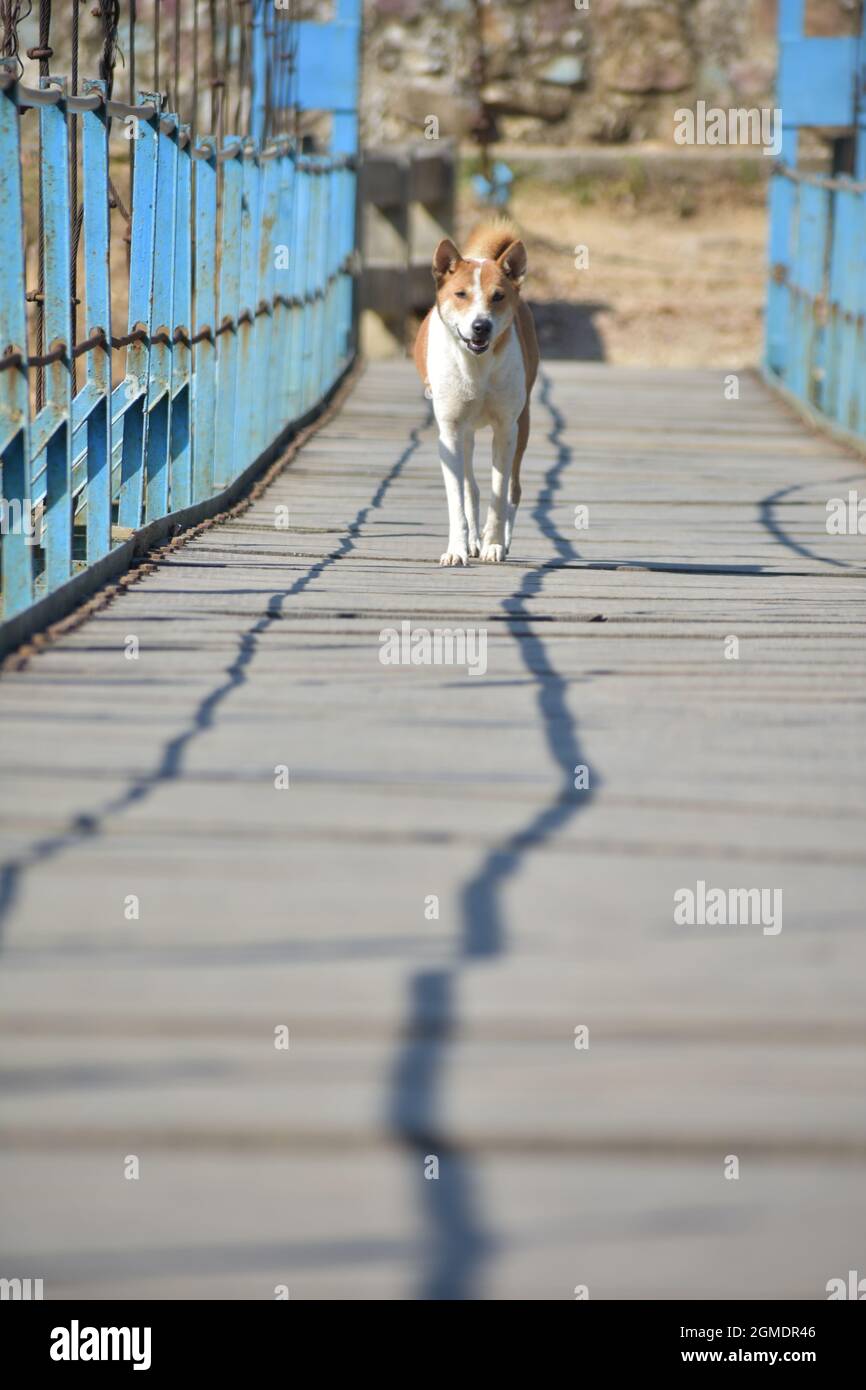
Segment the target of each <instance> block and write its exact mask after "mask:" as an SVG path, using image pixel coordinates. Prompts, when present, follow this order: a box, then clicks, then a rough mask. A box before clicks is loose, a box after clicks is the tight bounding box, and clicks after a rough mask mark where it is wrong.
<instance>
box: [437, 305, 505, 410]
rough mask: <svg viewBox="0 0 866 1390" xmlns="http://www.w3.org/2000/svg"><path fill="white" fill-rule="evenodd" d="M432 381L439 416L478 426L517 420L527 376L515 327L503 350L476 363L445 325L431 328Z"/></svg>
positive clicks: (487, 355) (491, 353) (485, 356)
mask: <svg viewBox="0 0 866 1390" xmlns="http://www.w3.org/2000/svg"><path fill="white" fill-rule="evenodd" d="M427 369H428V379H429V382H430V388H431V391H432V393H433V400H434V404H435V406H436V413H437V415H439V414H441V413H445V414H447V415H448V416H449V417H452V418H459V419H460V420H462V421H465V422H468V423H473V424H487V423H491V424H492V423H495V422H496V421H498V420H508V419H513V418H516V416H517V415H519V413H520V411H521V410H522V409H523V405H524V402H525V399H526V372H525V368H524V365H523V356H522V353H521V351H520V343H519V340H518V338H517V334H516V332H515V330H514V328H513V327H512V328H511V329H510V330H509V336H508V340H507V341H506V343H505V346H504V347H503V348H502V350H501V351H500V352H494V351H493V349H491V350H490V352H489V353H487V354H485V355H484V357H480V358H478V359H477V360H476V359H473V358H470V357H469V356H468V355H467V354H466V353H465V352H462V351H461V350H460V349H459V348H458V347H457V346H456V345H455V343H454V341H453V339H452V338H451V335H450V334H449V333H448V331H447V330H446V329H445V328H444V326H443V325H442V324H441V323H438V322H436V321H435V318H434V322H433V324H431V334H430V344H429V351H428V361H427Z"/></svg>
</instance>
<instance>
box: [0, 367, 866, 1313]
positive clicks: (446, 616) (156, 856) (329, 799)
mask: <svg viewBox="0 0 866 1390" xmlns="http://www.w3.org/2000/svg"><path fill="white" fill-rule="evenodd" d="M524 467H525V479H526V482H525V490H524V497H525V506H524V510H523V513H522V515H521V517H520V519H519V522H518V529H517V533H516V539H515V545H514V549H513V558H512V559H511V560H510V561H509V563H508V564H507V565H504V566H487V565H481V564H474V565H473V566H472V567H471V568H469V569H467V570H459V571H440V570H439V569H438V568H437V566H436V559H437V557H438V554H439V551H440V550H441V542H442V537H443V523H444V510H443V499H442V489H441V481H440V478H439V470H438V464H437V462H436V455H435V436H434V432H433V430H432V428H431V423H430V418H429V414H428V405H427V402H426V401H424V399H423V397H422V395H421V393H420V390H419V387H418V383H417V380H416V378H415V377H414V376H413V373H412V371H411V369H410V368H409V366H408V365H402V364H381V365H377V366H376V367H375V368H370V369H368V370H367V371H366V373H364V374H363V375H361V376H360V378H359V379H357V380H355V381H354V383H353V384H351V385H350V387H349V388H348V389H347V390H346V391H344V394H343V397H342V399H341V401H340V402H338V408H336V409H335V410H334V411H333V412H332V414H331V416H330V418H328V419H327V421H326V423H325V424H324V425H323V427H322V428H321V429H320V430H319V431H318V432H317V433H316V434H315V435H314V436H313V437H311V438H309V439H308V440H307V442H305V443H303V445H302V447H301V448H300V449H299V450H298V452H297V453H296V454H295V456H294V457H293V458H292V459H291V461H290V463H289V466H288V467H286V468H285V469H284V471H282V472H280V473H279V475H278V476H277V477H276V478H275V479H274V480H273V481H272V483H271V484H270V486H269V487H267V489H266V490H264V491H263V492H262V493H261V495H259V496H258V497H257V499H256V500H255V501H254V503H253V504H252V505H251V506H250V507H249V508H248V509H246V510H241V511H239V512H238V513H237V514H236V515H233V516H231V517H230V518H229V519H227V520H224V521H222V522H221V523H219V524H216V525H213V526H210V527H207V528H205V529H203V530H201V531H200V533H199V534H197V535H195V536H194V537H193V538H192V539H190V540H188V541H187V543H186V544H183V545H182V546H180V547H178V548H174V549H170V550H168V551H166V552H165V553H164V555H163V557H162V558H161V559H160V560H159V562H158V563H156V564H154V565H153V566H152V567H151V566H145V567H144V568H143V572H142V573H141V575H140V577H138V579H137V582H135V583H132V584H130V585H129V586H128V587H127V588H125V589H124V590H123V592H122V593H120V594H118V596H117V597H116V598H115V599H114V601H112V602H111V603H110V604H109V605H107V606H104V607H100V608H99V609H98V611H95V612H94V613H93V615H92V616H91V617H89V618H88V620H87V621H85V622H83V623H82V624H81V625H79V626H77V627H75V628H74V629H72V630H70V631H68V632H66V633H65V634H63V635H61V636H59V637H58V638H57V640H55V641H53V642H52V643H51V644H50V645H48V646H46V647H45V649H44V650H42V651H41V652H39V654H38V655H34V656H33V657H32V658H31V659H30V660H29V661H27V663H26V664H24V665H23V666H22V667H21V669H18V670H14V671H10V672H7V674H6V675H5V676H4V679H3V680H2V682H0V730H2V744H3V754H2V757H3V767H4V773H5V785H6V793H5V796H4V800H3V813H2V830H3V844H4V860H5V862H4V867H3V871H2V878H0V904H2V922H3V931H4V940H3V945H4V969H3V971H2V974H0V990H2V1014H0V1017H2V1023H0V1027H2V1032H3V1059H4V1060H3V1076H4V1080H5V1085H6V1090H7V1092H8V1093H10V1098H11V1101H12V1104H11V1105H9V1106H8V1107H7V1109H8V1111H9V1113H8V1117H7V1121H6V1124H5V1126H4V1128H5V1145H4V1157H3V1159H2V1165H0V1173H2V1189H3V1193H4V1199H5V1201H4V1206H5V1209H6V1210H5V1217H4V1230H5V1237H4V1255H3V1266H4V1272H10V1273H14V1274H16V1275H18V1276H20V1277H25V1276H31V1277H40V1278H43V1279H44V1280H45V1292H46V1297H62V1296H81V1297H90V1298H110V1297H120V1298H130V1299H131V1298H137V1299H141V1298H148V1297H162V1298H166V1297H167V1298H253V1299H256V1298H265V1299H267V1298H273V1297H274V1296H275V1290H279V1296H282V1295H283V1294H284V1292H285V1290H288V1294H289V1296H290V1297H291V1298H302V1299H304V1298H329V1299H330V1298H337V1299H340V1298H345V1299H357V1298H377V1297H381V1298H388V1299H392V1298H415V1297H434V1298H435V1297H450V1298H464V1297H480V1298H521V1299H522V1298H554V1299H557V1298H563V1299H571V1298H574V1297H575V1289H577V1288H579V1287H580V1286H585V1288H586V1289H587V1290H588V1293H589V1296H590V1297H591V1298H593V1299H595V1298H604V1297H616V1298H635V1297H643V1298H666V1297H675V1296H692V1297H695V1298H711V1297H720V1298H733V1297H744V1298H760V1297H768V1296H778V1297H785V1298H805V1299H810V1298H822V1297H825V1296H826V1295H825V1292H824V1290H825V1286H826V1283H827V1281H828V1280H829V1279H830V1278H833V1277H837V1276H845V1274H846V1271H847V1270H849V1269H856V1268H858V1267H860V1268H862V1264H860V1265H858V1261H862V1224H861V1220H860V1218H861V1217H862V1212H863V1191H864V1166H866V1123H864V1112H863V1106H862V1048H863V1042H864V1032H866V1025H864V1017H866V1014H864V993H866V990H864V968H863V967H864V944H863V937H862V932H861V931H859V929H860V927H861V925H862V920H863V885H864V876H863V831H864V817H866V793H864V783H863V770H862V769H863V754H864V728H866V723H864V709H863V706H864V688H866V685H864V681H866V654H864V647H863V637H862V633H863V626H862V625H863V621H864V616H866V611H864V610H866V597H864V584H863V580H864V574H866V536H864V535H857V534H851V535H847V536H831V535H829V534H828V532H827V527H826V520H827V502H828V501H829V500H831V499H834V498H842V499H846V500H847V499H848V493H849V491H850V490H852V489H857V488H858V487H860V488H861V490H862V481H863V470H862V463H861V462H860V461H859V460H857V459H855V458H854V457H852V456H851V455H850V454H848V453H846V452H845V451H843V450H842V449H841V448H840V447H838V446H836V445H835V444H832V443H829V442H828V441H827V439H826V438H825V437H822V436H820V435H817V434H815V433H812V432H810V431H809V430H807V429H805V428H804V427H803V426H802V425H801V424H800V422H799V421H798V420H797V419H795V417H794V416H793V415H791V414H789V413H788V412H787V410H786V409H785V408H784V407H783V406H781V405H780V404H779V403H778V402H777V401H776V399H774V398H773V397H771V396H770V395H769V393H768V391H767V389H766V387H765V386H763V384H761V383H760V382H759V381H758V380H757V379H754V380H753V379H750V378H747V377H744V378H742V379H741V381H740V394H739V399H735V400H732V399H726V393H725V390H724V385H723V379H722V377H721V375H720V374H719V373H716V372H707V371H696V372H686V373H674V372H656V371H643V370H625V369H621V370H620V369H611V368H607V367H604V366H595V365H576V364H572V363H555V364H551V365H548V366H547V367H546V368H545V369H544V373H543V377H542V380H541V382H540V385H539V388H538V391H537V396H536V402H535V428H534V436H533V441H532V445H531V448H530V451H529V453H528V455H527V460H526V463H525V465H524ZM482 476H483V474H482ZM576 507H585V508H587V509H588V510H587V513H583V514H579V517H580V519H581V520H583V521H586V520H588V525H587V526H584V527H583V528H582V529H579V530H578V529H576V528H575V508H576ZM286 508H287V509H288V512H287V513H286V511H285V509H286ZM286 516H288V528H287V529H286V526H285V520H286ZM404 622H409V623H410V624H411V627H412V629H413V630H416V631H417V629H418V628H421V627H424V628H428V629H434V628H436V627H440V626H443V625H448V626H450V627H451V628H454V629H458V628H459V629H475V630H476V631H484V632H486V634H487V647H486V671H485V672H484V673H483V674H481V673H480V671H479V673H478V674H474V675H473V674H470V673H469V671H468V669H467V668H466V667H465V666H464V667H462V668H461V667H459V666H446V665H441V666H436V665H418V666H413V665H385V664H382V661H381V660H380V653H381V651H382V632H383V630H384V629H387V628H396V629H398V630H400V629H401V625H402V624H403V623H404ZM732 638H736V639H738V656H737V657H736V658H734V657H733V656H732V653H733V652H734V651H735V650H736V644H732V641H731V639H732ZM136 652H137V655H133V653H136ZM576 768H585V769H586V771H585V773H584V774H582V775H577V776H575V769H576ZM576 783H577V784H579V785H578V786H576ZM286 784H287V785H286ZM700 882H703V883H705V884H706V888H707V892H709V891H710V889H713V888H720V889H723V890H726V891H727V890H731V889H751V888H760V889H764V890H773V891H776V890H778V891H779V892H780V893H781V894H782V901H783V917H782V916H781V915H779V914H777V916H776V925H777V926H779V925H780V926H781V930H776V929H775V927H774V928H773V929H772V930H767V929H766V923H765V925H764V926H762V925H761V924H760V923H755V922H753V923H752V924H748V923H746V924H742V925H726V926H722V925H700V924H696V925H681V924H678V922H677V921H676V918H675V895H676V894H677V893H678V891H679V890H681V889H685V888H691V889H692V890H696V889H697V885H698V884H699V883H700ZM282 1030H288V1033H287V1034H286V1033H285V1032H284V1031H282ZM286 1040H287V1041H288V1046H287V1047H285V1046H283V1045H282V1044H283V1043H284V1042H285V1041H286ZM134 1159H135V1160H137V1167H136V1165H135V1164H134V1163H133V1160H134ZM732 1159H737V1160H738V1164H739V1175H738V1177H734V1176H732V1174H733V1173H734V1172H735V1171H736V1165H734V1164H733V1163H732ZM437 1167H438V1175H437ZM136 1173H137V1177H136Z"/></svg>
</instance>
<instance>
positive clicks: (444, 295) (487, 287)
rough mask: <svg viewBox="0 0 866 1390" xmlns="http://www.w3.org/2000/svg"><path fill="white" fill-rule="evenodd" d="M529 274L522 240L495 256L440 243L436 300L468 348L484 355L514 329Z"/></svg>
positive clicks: (436, 255) (435, 269) (435, 258)
mask: <svg viewBox="0 0 866 1390" xmlns="http://www.w3.org/2000/svg"><path fill="white" fill-rule="evenodd" d="M525 275H526V247H525V246H524V245H523V242H522V241H512V242H511V243H510V244H509V245H508V246H506V247H505V249H504V251H502V252H501V254H500V255H499V256H497V257H496V259H495V260H492V259H491V260H481V259H476V258H474V257H466V258H464V257H463V256H461V254H460V252H459V251H458V250H457V247H456V246H455V245H454V242H453V241H448V240H447V239H446V240H445V241H440V243H439V245H438V246H437V247H436V250H435V251H434V252H433V279H434V281H435V282H436V304H437V307H438V309H439V314H440V317H441V319H442V322H443V323H444V324H445V326H446V328H448V329H449V330H450V332H451V333H452V334H453V335H454V337H455V338H456V339H457V341H458V342H459V344H460V345H461V347H462V348H463V350H464V351H465V352H468V353H471V354H472V355H473V356H474V357H481V356H482V355H483V353H485V352H486V351H487V349H488V348H489V347H490V346H491V344H493V343H495V342H496V341H497V339H499V338H501V336H502V334H503V333H504V332H505V331H506V329H508V328H509V327H510V325H511V322H512V320H513V319H514V315H515V313H516V310H517V301H518V297H519V294H520V286H521V285H522V284H523V280H524V277H525Z"/></svg>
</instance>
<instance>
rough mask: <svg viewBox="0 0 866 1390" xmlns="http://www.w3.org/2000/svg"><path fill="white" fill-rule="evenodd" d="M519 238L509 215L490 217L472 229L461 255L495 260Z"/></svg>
mask: <svg viewBox="0 0 866 1390" xmlns="http://www.w3.org/2000/svg"><path fill="white" fill-rule="evenodd" d="M519 239H520V233H519V231H518V230H517V228H516V227H515V225H514V223H513V222H512V221H511V219H510V218H509V217H504V216H499V217H490V218H488V219H487V220H486V221H484V222H479V224H478V226H477V227H474V228H473V229H472V231H471V232H470V234H469V239H468V241H467V242H466V245H465V247H464V248H463V255H464V256H472V257H477V258H478V259H479V260H485V261H486V260H491V261H495V260H497V259H498V258H499V257H500V256H501V255H502V253H503V251H507V249H508V247H509V246H510V245H511V243H512V242H513V241H518V240H519Z"/></svg>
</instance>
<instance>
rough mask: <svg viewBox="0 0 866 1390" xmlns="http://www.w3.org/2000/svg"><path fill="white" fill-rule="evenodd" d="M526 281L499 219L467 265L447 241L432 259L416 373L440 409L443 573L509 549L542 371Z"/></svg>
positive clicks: (477, 242) (472, 241) (521, 260)
mask: <svg viewBox="0 0 866 1390" xmlns="http://www.w3.org/2000/svg"><path fill="white" fill-rule="evenodd" d="M525 275H526V248H525V246H524V245H523V242H522V241H520V240H519V239H518V236H517V232H516V229H515V228H514V227H513V226H512V224H511V223H510V222H508V221H506V220H505V219H502V218H499V219H497V220H496V221H493V222H487V223H484V224H483V225H481V226H480V227H476V229H475V231H474V232H473V233H472V235H471V236H470V238H469V241H468V242H467V245H466V249H465V251H464V253H463V255H461V254H460V252H459V251H458V250H457V247H456V246H455V245H454V243H453V241H447V240H446V241H440V243H439V245H438V246H437V247H436V250H435V252H434V253H433V279H434V281H435V282H436V303H435V305H434V306H433V308H432V309H431V310H430V312H429V314H428V315H427V317H426V318H425V320H424V322H423V323H422V325H421V327H420V329H419V330H418V337H417V339H416V341H415V365H416V367H417V368H418V371H419V373H420V376H421V380H422V381H423V382H424V384H425V386H428V387H429V389H430V395H431V397H432V400H433V411H434V413H435V416H436V423H437V425H438V427H439V458H440V460H441V463H442V476H443V477H444V479H445V492H446V495H447V498H448V548H447V549H446V551H445V553H444V554H443V556H442V558H441V559H440V561H439V563H440V565H465V564H468V562H469V556H470V555H472V556H475V555H478V556H480V557H481V559H482V560H488V561H491V562H493V563H498V562H499V561H501V560H504V559H505V557H506V555H507V554H508V550H509V547H510V545H511V535H512V531H513V528H514V516H515V513H516V511H517V505H518V503H519V501H520V461H521V459H522V458H523V452H524V450H525V448H526V443H527V440H528V438H529V393H530V392H531V390H532V387H533V383H534V381H535V375H536V372H537V371H538V341H537V339H536V336H535V325H534V323H533V321H532V314H531V312H530V310H529V307H528V305H526V304H525V303H524V302H523V300H522V299H521V298H520V286H521V285H522V284H523V279H524V276H525ZM484 425H491V426H492V428H493V478H492V485H491V495H490V506H489V508H488V511H487V520H486V521H485V523H484V530H483V531H481V530H480V524H479V521H480V519H479V507H478V503H479V495H478V484H477V483H476V481H475V475H474V474H473V472H472V450H473V446H474V443H475V431H476V430H478V429H480V428H481V427H482V426H484ZM506 497H507V504H506Z"/></svg>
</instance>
